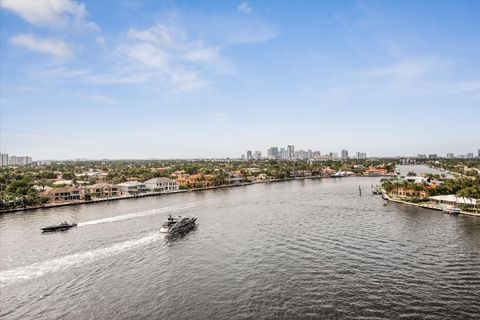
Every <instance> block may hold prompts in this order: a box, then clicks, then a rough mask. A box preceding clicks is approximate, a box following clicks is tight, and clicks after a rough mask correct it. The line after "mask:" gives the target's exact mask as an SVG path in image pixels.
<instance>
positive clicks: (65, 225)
mask: <svg viewBox="0 0 480 320" xmlns="http://www.w3.org/2000/svg"><path fill="white" fill-rule="evenodd" d="M76 226H77V224H76V223H68V222H67V221H63V222H62V223H60V224H57V225H53V226H48V227H44V228H42V231H43V232H54V231H64V230H68V229H70V228H73V227H76Z"/></svg>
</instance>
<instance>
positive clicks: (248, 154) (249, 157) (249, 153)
mask: <svg viewBox="0 0 480 320" xmlns="http://www.w3.org/2000/svg"><path fill="white" fill-rule="evenodd" d="M252 159H253V157H252V151H250V150H248V151H247V160H252Z"/></svg>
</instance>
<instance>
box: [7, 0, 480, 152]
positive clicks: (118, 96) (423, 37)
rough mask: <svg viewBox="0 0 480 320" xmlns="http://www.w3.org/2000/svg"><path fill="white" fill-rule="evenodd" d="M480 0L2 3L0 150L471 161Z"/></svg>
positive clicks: (475, 138) (475, 142) (478, 101)
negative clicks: (290, 147) (451, 156)
mask: <svg viewBox="0 0 480 320" xmlns="http://www.w3.org/2000/svg"><path fill="white" fill-rule="evenodd" d="M479 13H480V2H479V1H441V2H440V1H435V2H430V1H425V2H420V1H418V2H405V1H389V2H382V1H322V2H311V1H296V2H287V1H285V2H283V1H282V2H274V1H272V2H270V1H269V2H267V1H247V2H244V1H198V2H191V1H165V2H158V1H142V2H137V1H115V2H107V1H80V0H79V1H72V0H59V1H57V2H56V5H55V6H52V5H50V4H49V1H35V2H29V1H12V0H2V1H1V2H0V26H1V30H2V31H1V32H0V47H1V50H0V70H1V72H0V127H1V128H0V135H1V138H0V151H1V152H2V153H8V154H11V155H29V156H32V157H33V158H34V159H36V160H39V159H76V158H90V159H104V158H109V159H147V158H158V159H179V158H226V157H230V158H238V157H239V156H240V155H241V154H244V153H245V152H246V151H247V150H252V151H257V150H259V151H262V154H263V155H266V151H267V149H268V148H270V147H272V146H278V147H286V145H287V144H294V145H295V149H297V150H298V149H304V150H307V149H312V150H313V151H317V150H318V151H321V152H322V154H325V153H328V152H340V150H341V149H346V150H348V151H349V152H350V155H354V154H355V153H356V152H357V151H360V152H366V153H367V155H368V156H374V155H377V156H398V155H416V154H418V153H422V154H430V153H436V154H438V155H439V156H445V154H446V153H448V152H452V153H455V154H466V153H469V152H473V153H474V154H475V155H476V154H477V150H478V149H479V148H480V139H479V137H480V125H479V120H480V62H479V60H478V57H479V56H480V45H479V41H478V34H480V19H478V16H479Z"/></svg>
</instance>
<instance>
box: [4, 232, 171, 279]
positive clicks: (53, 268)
mask: <svg viewBox="0 0 480 320" xmlns="http://www.w3.org/2000/svg"><path fill="white" fill-rule="evenodd" d="M161 238H163V235H161V234H159V233H151V234H149V235H147V236H145V237H143V238H140V239H137V240H128V241H124V242H120V243H117V244H115V245H113V246H110V247H106V248H100V249H95V250H91V251H86V252H81V253H76V254H71V255H68V256H64V257H61V258H56V259H50V260H46V261H42V262H36V263H34V264H31V265H29V266H24V267H18V268H15V269H11V270H4V271H0V287H2V286H6V285H9V284H12V283H16V282H18V281H23V280H30V279H34V278H38V277H41V276H44V275H47V274H50V273H54V272H58V271H62V270H65V269H68V268H72V267H79V266H82V265H84V264H88V263H92V262H94V261H97V260H99V259H103V258H107V257H110V256H113V255H116V254H120V253H122V252H124V251H127V250H131V249H135V248H138V247H141V246H145V245H148V244H150V243H153V242H156V241H157V240H159V239H161Z"/></svg>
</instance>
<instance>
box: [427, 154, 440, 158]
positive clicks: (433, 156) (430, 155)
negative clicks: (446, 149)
mask: <svg viewBox="0 0 480 320" xmlns="http://www.w3.org/2000/svg"><path fill="white" fill-rule="evenodd" d="M428 158H429V159H437V158H438V156H437V154H436V153H431V154H429V155H428Z"/></svg>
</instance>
